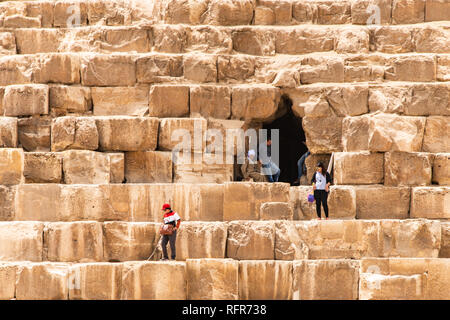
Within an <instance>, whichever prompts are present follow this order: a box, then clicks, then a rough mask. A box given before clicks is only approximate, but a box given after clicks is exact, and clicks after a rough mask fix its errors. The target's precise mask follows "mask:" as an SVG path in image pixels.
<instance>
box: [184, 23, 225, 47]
mask: <svg viewBox="0 0 450 320" xmlns="http://www.w3.org/2000/svg"><path fill="white" fill-rule="evenodd" d="M232 49H233V42H232V41H231V30H229V29H219V28H215V27H210V26H200V27H191V28H190V32H188V34H187V44H186V48H185V50H186V51H198V52H202V53H223V54H229V53H231V51H232Z"/></svg>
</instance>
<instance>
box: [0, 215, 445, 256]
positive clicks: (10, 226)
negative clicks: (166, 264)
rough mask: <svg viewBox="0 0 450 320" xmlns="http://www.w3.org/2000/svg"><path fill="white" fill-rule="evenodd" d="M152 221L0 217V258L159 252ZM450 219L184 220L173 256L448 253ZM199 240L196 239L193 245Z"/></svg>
mask: <svg viewBox="0 0 450 320" xmlns="http://www.w3.org/2000/svg"><path fill="white" fill-rule="evenodd" d="M159 226H160V223H155V222H120V221H106V222H96V221H78V222H45V223H44V222H36V221H29V222H23V221H22V222H0V230H1V233H0V240H1V251H0V261H34V262H41V261H54V262H101V261H107V262H116V261H121V262H123V261H131V260H147V259H148V258H149V257H150V256H151V255H152V253H154V254H153V256H152V257H151V259H153V260H155V259H159V258H160V257H161V255H162V253H161V250H160V249H159V245H158V241H159V238H160V237H159V233H158V230H159ZM448 227H449V222H439V221H436V220H426V219H410V220H409V219H408V220H398V219H385V220H323V221H295V222H294V221H285V220H272V221H231V222H198V221H197V222H186V221H183V222H182V225H181V227H180V230H179V231H178V234H177V255H176V258H177V260H180V261H184V260H186V259H192V258H232V259H237V260H266V259H268V260H273V259H276V260H295V259H330V258H335V259H361V258H368V257H372V258H382V257H404V258H427V257H428V258H438V257H443V258H449V256H448V252H449V247H448V242H449V239H450V238H449V237H448ZM199 243H202V245H201V246H199Z"/></svg>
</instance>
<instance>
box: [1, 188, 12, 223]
mask: <svg viewBox="0 0 450 320" xmlns="http://www.w3.org/2000/svg"><path fill="white" fill-rule="evenodd" d="M15 196H16V188H15V186H0V221H10V220H13V218H14V215H15V209H16V208H15Z"/></svg>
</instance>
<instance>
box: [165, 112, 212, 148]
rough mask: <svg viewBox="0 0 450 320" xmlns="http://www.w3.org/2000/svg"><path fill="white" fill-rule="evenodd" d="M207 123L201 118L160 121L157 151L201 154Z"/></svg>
mask: <svg viewBox="0 0 450 320" xmlns="http://www.w3.org/2000/svg"><path fill="white" fill-rule="evenodd" d="M206 128H207V121H206V120H205V119H202V118H190V119H189V118H165V119H161V125H160V128H159V141H158V149H159V150H164V151H169V150H171V151H174V150H177V151H186V153H189V152H190V151H194V152H202V151H203V150H204V149H205V145H206V141H205V139H204V133H205V132H206Z"/></svg>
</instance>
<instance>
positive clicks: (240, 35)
mask: <svg viewBox="0 0 450 320" xmlns="http://www.w3.org/2000/svg"><path fill="white" fill-rule="evenodd" d="M270 31H271V30H268V29H260V28H258V29H255V28H249V27H245V28H239V29H234V30H233V31H232V33H231V36H232V40H233V49H234V50H235V51H237V52H240V53H244V54H251V55H257V56H267V55H274V54H275V34H274V33H273V32H270Z"/></svg>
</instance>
